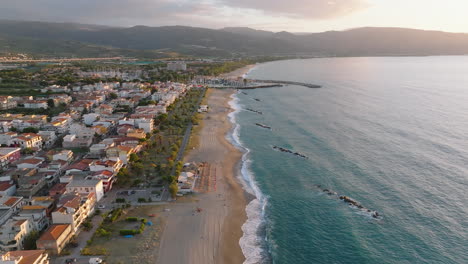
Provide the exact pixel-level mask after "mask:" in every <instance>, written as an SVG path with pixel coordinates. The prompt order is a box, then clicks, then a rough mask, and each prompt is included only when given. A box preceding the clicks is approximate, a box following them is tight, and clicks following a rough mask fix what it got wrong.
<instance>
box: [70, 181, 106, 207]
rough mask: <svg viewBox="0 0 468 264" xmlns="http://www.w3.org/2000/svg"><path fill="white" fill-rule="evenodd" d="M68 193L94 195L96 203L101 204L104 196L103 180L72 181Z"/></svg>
mask: <svg viewBox="0 0 468 264" xmlns="http://www.w3.org/2000/svg"><path fill="white" fill-rule="evenodd" d="M67 192H68V193H73V192H77V193H79V194H90V193H94V195H95V197H96V201H98V202H99V201H100V200H101V199H102V197H103V196H104V186H103V184H102V181H101V180H95V179H91V180H82V179H72V180H71V182H70V183H69V184H68V185H67Z"/></svg>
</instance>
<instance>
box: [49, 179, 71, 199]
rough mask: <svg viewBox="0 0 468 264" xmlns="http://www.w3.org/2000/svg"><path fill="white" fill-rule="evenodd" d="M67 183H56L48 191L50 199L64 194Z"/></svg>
mask: <svg viewBox="0 0 468 264" xmlns="http://www.w3.org/2000/svg"><path fill="white" fill-rule="evenodd" d="M67 185H68V183H63V182H59V183H56V184H55V185H54V186H52V188H50V190H49V196H50V197H58V196H61V195H62V194H64V193H65V192H66V191H67Z"/></svg>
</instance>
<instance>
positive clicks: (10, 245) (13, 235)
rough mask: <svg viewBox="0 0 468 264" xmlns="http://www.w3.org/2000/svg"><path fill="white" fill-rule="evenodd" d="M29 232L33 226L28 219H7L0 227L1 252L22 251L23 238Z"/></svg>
mask: <svg viewBox="0 0 468 264" xmlns="http://www.w3.org/2000/svg"><path fill="white" fill-rule="evenodd" d="M31 231H33V226H32V224H31V223H30V221H29V220H28V219H13V218H10V219H8V221H7V222H6V223H5V224H3V225H2V226H1V227H0V249H1V250H3V251H13V250H22V249H23V241H24V237H25V236H27V235H28V234H29V233H30V232H31ZM0 263H1V262H0Z"/></svg>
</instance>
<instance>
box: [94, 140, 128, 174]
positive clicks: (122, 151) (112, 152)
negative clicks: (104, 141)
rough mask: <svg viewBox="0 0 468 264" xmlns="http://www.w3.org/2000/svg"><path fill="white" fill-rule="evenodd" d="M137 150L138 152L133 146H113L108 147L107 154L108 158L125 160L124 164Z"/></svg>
mask: <svg viewBox="0 0 468 264" xmlns="http://www.w3.org/2000/svg"><path fill="white" fill-rule="evenodd" d="M135 152H136V150H135V148H134V147H132V146H115V147H112V148H108V149H107V150H106V156H107V158H119V159H120V160H121V161H122V162H123V164H128V161H129V159H130V155H131V154H132V153H135ZM98 170H99V169H98ZM119 170H120V168H119ZM113 171H114V170H113ZM117 171H118V170H117ZM114 172H115V171H114Z"/></svg>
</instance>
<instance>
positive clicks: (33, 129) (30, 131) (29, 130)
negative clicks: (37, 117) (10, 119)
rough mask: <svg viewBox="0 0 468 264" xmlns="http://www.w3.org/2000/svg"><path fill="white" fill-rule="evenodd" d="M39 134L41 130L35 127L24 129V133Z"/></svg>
mask: <svg viewBox="0 0 468 264" xmlns="http://www.w3.org/2000/svg"><path fill="white" fill-rule="evenodd" d="M37 132H39V129H37V128H35V127H27V128H25V129H23V133H37Z"/></svg>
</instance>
